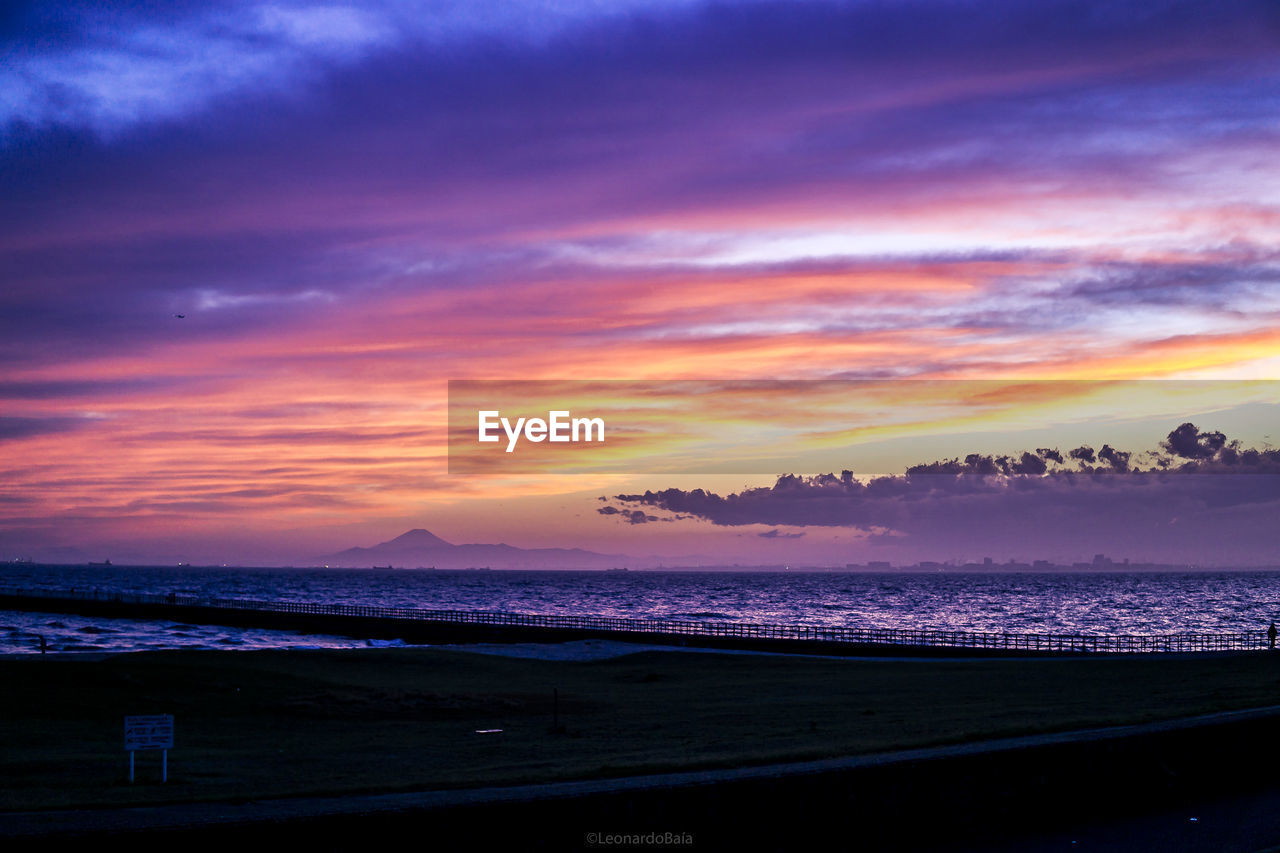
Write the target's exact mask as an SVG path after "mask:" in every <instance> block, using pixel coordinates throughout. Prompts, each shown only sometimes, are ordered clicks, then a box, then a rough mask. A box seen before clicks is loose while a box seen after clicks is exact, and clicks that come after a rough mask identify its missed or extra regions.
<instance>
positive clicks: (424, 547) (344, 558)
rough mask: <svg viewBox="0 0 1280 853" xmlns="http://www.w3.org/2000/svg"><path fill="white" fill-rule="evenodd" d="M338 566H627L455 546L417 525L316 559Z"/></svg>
mask: <svg viewBox="0 0 1280 853" xmlns="http://www.w3.org/2000/svg"><path fill="white" fill-rule="evenodd" d="M317 559H318V561H319V562H320V563H321V564H322V565H326V566H338V567H341V568H370V567H372V566H388V565H390V566H395V567H396V568H407V569H413V568H429V567H433V566H434V567H435V568H437V569H468V568H483V567H486V566H487V567H489V568H491V569H607V568H613V567H614V566H625V565H628V559H629V558H628V557H626V556H625V555H622V554H597V553H596V552H594V551H584V550H583V549H581V548H517V547H515V546H513V545H506V544H501V543H499V544H497V545H454V544H453V543H451V542H448V541H446V540H444V539H441V538H440V537H439V536H436V535H435V534H434V533H432V532H431V531H429V530H423V529H422V528H416V529H414V530H410V531H409V532H408V533H402V534H401V535H399V536H397V537H396V538H395V539H391V540H389V541H387V542H382V543H379V544H377V545H374V546H373V547H372V548H348V549H347V550H345V551H339V552H338V553H336V554H330V555H328V556H326V557H319V558H317Z"/></svg>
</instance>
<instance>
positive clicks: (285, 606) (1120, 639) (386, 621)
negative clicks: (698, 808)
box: [0, 587, 1268, 656]
mask: <svg viewBox="0 0 1280 853" xmlns="http://www.w3.org/2000/svg"><path fill="white" fill-rule="evenodd" d="M0 609H6V610H24V611H37V612H41V611H48V612H58V613H80V614H83V615H89V616H94V615H97V616H119V617H128V618H144V619H145V618H164V619H175V620H178V621H186V622H197V623H204V624H213V625H231V626H238V627H258V628H276V629H283V630H302V631H307V632H312V633H325V634H339V635H343V636H352V637H361V638H398V639H403V640H405V641H406V642H410V643H458V642H540V641H541V642H563V641H565V640H572V639H586V638H605V639H616V640H626V641H643V642H649V643H676V644H679V645H695V646H708V647H723V648H757V649H771V650H791V651H798V652H806V653H812V652H819V653H827V654H848V653H860V654H861V653H867V654H893V655H898V654H915V655H935V654H936V655H944V654H946V655H950V654H975V653H976V654H992V655H1019V656H1023V655H1043V654H1153V653H1168V652H1172V653H1177V652H1182V653H1187V652H1228V651H1249V650H1258V649H1266V648H1267V647H1268V639H1267V635H1266V632H1265V630H1262V629H1259V630H1257V631H1244V632H1240V633H1228V634H1164V635H1158V636H1149V635H1148V636H1144V635H1133V634H1112V635H1096V634H1026V633H1016V634H1014V633H994V632H976V631H945V630H933V629H907V628H852V627H837V626H819V625H774V624H754V623H740V622H699V621H686V620H674V619H637V618H628V617H614V616H561V615H536V614H525V613H504V612H494V611H474V610H425V609H417V608H408V607H374V606H368V605H353V604H314V603H308V602H291V601H259V600H253V599H241V598H207V597H201V596H187V595H174V594H170V595H157V594H147V593H129V592H117V591H108V590H97V589H91V590H84V589H53V590H48V589H27V588H14V587H0Z"/></svg>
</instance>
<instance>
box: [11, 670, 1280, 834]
mask: <svg viewBox="0 0 1280 853" xmlns="http://www.w3.org/2000/svg"><path fill="white" fill-rule="evenodd" d="M0 679H3V683H4V685H5V690H4V691H3V700H0V731H2V734H0V738H2V742H0V809H3V810H4V811H7V812H13V811H18V810H39V809H66V808H77V809H84V808H100V807H105V806H123V805H140V804H159V803H178V802H192V801H222V802H240V801H244V800H249V799H254V800H260V799H263V798H270V797H286V796H300V795H313V796H314V795H323V794H347V793H371V792H390V791H421V790H430V789H458V788H469V787H478V786H499V785H501V786H507V785H517V784H529V783H555V782H561V781H566V780H582V779H593V778H594V779H599V778H605V777H621V776H631V775H638V774H650V773H659V772H667V771H682V770H691V769H706V768H728V767H744V766H749V765H760V764H767V763H771V762H782V761H798V760H806V759H817V758H830V757H834V756H850V755H859V754H869V753H882V752H885V751H890V750H901V749H905V748H912V747H923V746H930V745H940V744H957V743H966V742H974V741H980V740H986V739H992V738H1005V737H1011V736H1020V735H1029V734H1036V733H1045V732H1061V731H1068V730H1077V729H1090V728H1097V727H1103V726H1114V725H1120V724H1130V723H1144V722H1150V721H1157V720H1173V719H1177V718H1182V717H1188V716H1194V715H1200V714H1209V713H1213V712H1218V711H1226V710H1233V709H1246V708H1257V707H1262V706H1270V705H1276V704H1280V654H1276V655H1272V654H1268V653H1244V654H1236V655H1230V656H1218V657H1198V658H1189V657H1162V658H1157V659H1150V658H1087V657H1085V658H1076V659H1051V660H1006V659H996V660H943V661H928V660H840V659H812V658H788V657H781V656H750V655H728V654H696V653H667V652H643V653H639V654H635V655H630V656H627V657H623V658H617V659H613V660H608V661H596V662H561V661H539V660H514V659H507V658H498V657H489V656H481V655H474V654H467V653H462V652H451V651H441V650H431V649H370V650H346V651H265V652H192V651H182V652H177V651H175V652H149V653H137V654H127V655H118V656H115V657H110V658H106V659H102V660H76V659H74V658H69V657H65V656H64V657H61V658H54V657H43V658H42V657H38V656H32V657H29V658H22V659H8V660H2V661H0ZM553 690H556V691H558V693H559V723H560V725H561V727H562V729H561V730H553ZM154 713H171V714H173V715H174V716H175V717H176V739H177V744H176V748H175V750H174V751H173V752H172V753H171V756H170V782H169V784H168V785H164V786H161V785H159V784H155V780H156V777H158V771H159V768H158V764H159V761H158V756H156V755H152V754H144V755H141V756H140V759H139V778H140V782H142V783H143V784H137V785H133V786H130V785H129V784H128V782H127V780H126V778H125V774H126V771H127V759H126V754H125V753H124V752H123V748H122V747H123V734H122V718H123V717H124V716H125V715H126V714H154ZM479 729H502V731H501V732H500V733H491V734H478V733H477V730H479ZM1278 730H1280V718H1262V719H1253V720H1249V721H1244V722H1238V723H1233V724H1231V725H1225V726H1222V725H1220V726H1210V727H1205V728H1204V729H1203V730H1194V731H1192V732H1190V733H1188V732H1187V731H1182V732H1180V733H1174V734H1165V735H1144V736H1141V737H1134V738H1121V739H1112V740H1108V741H1103V742H1099V743H1093V744H1091V745H1086V746H1078V745H1076V746H1072V745H1065V746H1064V745H1056V746H1054V745H1050V746H1047V747H1044V748H1036V749H1031V748H1027V749H1016V750H1012V751H1007V752H1005V753H1001V754H998V755H996V756H995V757H992V756H977V757H973V756H970V757H960V758H955V759H950V760H947V761H933V762H905V763H902V762H899V763H896V764H892V765H886V766H885V767H882V768H878V769H876V768H873V769H871V770H864V771H860V773H859V774H857V775H856V778H855V777H854V776H850V775H849V774H845V776H842V777H841V779H840V780H839V784H832V779H819V778H818V777H813V778H810V779H809V780H808V781H804V780H801V781H798V782H797V781H796V780H790V781H788V780H787V779H777V780H773V781H763V782H761V781H756V782H753V783H751V784H750V785H747V786H745V787H743V786H738V788H734V786H723V785H717V786H702V788H701V789H700V790H698V791H696V792H695V793H693V794H692V795H690V796H689V797H685V798H684V799H683V800H681V801H680V802H675V801H673V800H672V799H671V797H669V796H668V797H666V798H665V799H664V798H663V797H661V796H659V795H658V794H655V793H653V792H648V793H644V794H638V795H635V796H627V797H625V798H623V799H618V798H616V797H615V798H614V799H613V800H612V801H611V802H610V803H608V804H604V805H601V809H603V810H596V811H591V812H589V813H588V812H583V811H582V807H581V803H579V804H578V805H577V806H575V805H574V804H573V803H572V802H569V803H566V802H563V801H561V802H559V803H557V804H554V805H547V804H541V805H538V804H534V805H530V804H524V805H520V804H516V805H511V806H508V807H506V808H505V811H503V815H505V817H503V818H502V820H501V821H500V822H495V821H494V820H493V818H494V817H495V816H496V814H497V813H496V812H495V811H494V810H493V809H492V808H489V809H482V808H479V807H472V808H470V809H460V810H455V811H454V812H453V813H452V815H450V816H442V815H436V816H435V817H432V818H431V819H429V820H428V819H426V818H422V817H419V818H413V817H412V816H410V815H399V816H397V817H394V818H393V817H386V816H384V817H383V818H381V819H380V820H382V822H383V823H384V824H385V823H389V822H395V821H399V822H409V823H410V824H412V825H413V827H415V828H421V825H422V823H423V821H424V820H425V821H426V824H427V825H429V826H435V827H436V828H435V830H433V831H436V832H438V833H446V831H447V832H449V833H458V832H464V833H465V832H470V831H472V830H475V829H479V828H483V829H484V830H485V831H486V832H489V833H499V832H517V831H518V832H520V833H523V834H522V835H520V836H519V837H520V838H521V839H523V842H524V843H518V844H515V847H516V848H518V849H523V848H532V847H537V846H539V845H540V844H542V835H540V833H541V832H552V831H555V832H560V831H566V832H569V835H568V836H566V837H563V838H559V837H558V838H557V839H556V840H555V841H554V842H547V844H548V845H549V849H559V848H561V847H565V846H566V844H568V843H570V842H572V846H575V847H576V846H581V844H582V843H583V839H584V838H585V837H586V836H585V833H586V832H589V831H596V830H600V831H610V832H626V831H636V832H639V831H642V830H643V831H647V832H655V831H656V832H687V831H694V830H696V832H695V836H696V837H697V838H699V839H700V841H699V846H700V847H707V846H718V845H716V844H714V843H711V841H712V839H714V838H716V837H719V838H721V839H731V838H732V839H738V840H736V841H735V843H738V844H740V843H741V839H743V838H749V839H750V840H754V841H760V842H762V843H767V845H768V846H774V847H777V848H779V849H787V848H789V847H791V846H793V843H798V842H797V839H801V838H804V837H805V835H806V832H808V831H810V830H813V831H815V832H816V831H817V830H816V829H815V827H817V826H818V824H819V823H823V824H824V830H823V831H824V832H825V830H826V829H831V828H833V827H842V828H847V829H848V831H849V832H851V833H854V834H853V835H852V836H850V842H851V844H850V849H859V847H861V848H862V849H880V848H882V847H886V846H893V844H895V843H902V844H904V845H905V846H907V847H913V846H915V842H917V841H918V842H920V843H922V844H923V843H924V842H923V840H922V839H925V838H926V837H927V838H928V839H931V840H932V841H938V840H939V839H940V838H945V839H952V840H957V839H961V838H970V837H972V833H973V832H975V831H980V832H987V833H994V834H995V835H999V834H1001V833H1003V832H1008V833H1014V834H1016V833H1018V832H1022V831H1024V830H1027V829H1037V830H1039V829H1043V828H1046V827H1049V826H1050V824H1049V823H1045V821H1050V822H1051V821H1052V820H1053V819H1055V818H1054V817H1053V815H1058V818H1061V817H1062V815H1061V814H1060V812H1061V811H1062V809H1063V808H1068V807H1069V808H1070V809H1071V810H1073V813H1078V812H1077V811H1075V810H1077V809H1078V807H1080V806H1081V805H1082V804H1083V806H1084V807H1086V808H1089V809H1091V810H1092V811H1093V812H1096V813H1097V814H1098V815H1100V816H1103V817H1105V816H1107V815H1120V814H1125V813H1128V812H1133V811H1140V810H1142V809H1148V808H1163V809H1167V808H1169V807H1170V806H1171V805H1176V804H1177V803H1179V802H1182V801H1187V802H1191V801H1193V800H1196V799H1197V798H1199V800H1203V799H1204V798H1205V797H1211V798H1212V797H1217V796H1220V795H1222V796H1225V795H1230V794H1233V793H1235V792H1240V791H1249V790H1251V789H1252V788H1253V787H1255V786H1257V785H1261V784H1265V783H1266V782H1267V780H1268V779H1270V778H1271V776H1272V775H1273V773H1274V770H1273V768H1274V767H1275V766H1276V763H1277V761H1276V760H1277V758H1280V751H1278V748H1280V737H1278V735H1280V731H1278ZM846 777H847V778H846ZM733 791H736V793H733ZM726 797H727V798H728V799H726ZM788 798H793V799H794V802H792V801H790V800H789V799H788ZM2 817H3V814H0V818H2ZM354 821H356V819H355V818H352V817H350V816H347V817H343V818H341V819H334V820H332V821H328V822H326V821H323V820H320V821H316V820H309V821H308V822H307V823H306V827H309V829H310V831H314V832H321V833H324V834H325V837H327V838H334V837H338V836H339V835H341V833H342V832H344V831H346V832H352V833H356V834H357V835H358V834H360V833H362V832H364V831H365V830H364V829H359V828H358V827H357V824H356V823H355V822H354ZM415 821H416V822H415ZM600 821H605V822H606V825H603V826H596V825H595V824H596V823H598V822H600ZM939 821H941V822H942V823H941V824H939V823H938V822H939ZM859 822H861V824H862V826H861V827H859V826H857V825H855V824H857V823H859ZM948 822H950V825H953V826H954V832H952V831H951V830H950V829H948V825H949V824H948ZM975 824H981V826H976V825H975ZM570 825H571V826H572V829H571V830H569V829H566V828H565V827H566V826H570ZM966 827H967V829H966ZM221 831H223V832H230V831H232V830H221ZM272 831H277V832H281V833H284V834H287V835H289V836H290V837H293V838H295V839H296V837H297V835H298V833H299V832H300V831H302V829H301V828H300V827H299V826H291V827H288V828H287V829H284V828H282V827H281V826H279V825H277V826H275V827H274V830H272ZM415 831H416V829H415ZM202 832H203V831H202ZM254 832H255V837H262V830H260V829H259V830H255V831H254ZM921 833H924V834H923V835H922V834H921ZM855 839H861V841H860V842H859V843H856V844H855V843H853V841H854V840H855ZM911 839H914V841H912V840H911ZM810 840H812V839H810ZM1277 840H1280V839H1277ZM1224 849H1225V848H1224Z"/></svg>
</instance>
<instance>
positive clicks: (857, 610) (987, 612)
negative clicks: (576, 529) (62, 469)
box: [0, 565, 1280, 651]
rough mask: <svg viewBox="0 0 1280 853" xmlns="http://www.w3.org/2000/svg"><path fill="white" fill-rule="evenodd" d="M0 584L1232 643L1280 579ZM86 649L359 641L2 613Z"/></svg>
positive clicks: (125, 573) (158, 575)
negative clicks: (1199, 636)
mask: <svg viewBox="0 0 1280 853" xmlns="http://www.w3.org/2000/svg"><path fill="white" fill-rule="evenodd" d="M0 584H3V585H6V586H22V587H45V588H54V589H79V590H87V589H101V590H111V591H116V590H118V591H129V592H146V593H159V594H167V593H170V592H173V593H178V594H180V595H195V596H207V597H219V598H251V599H271V600H290V601H309V602H319V603H333V604H369V605H380V606H394V607H418V608H440V609H458V610H505V611H512V612H523V613H549V614H550V613H555V614H572V615H603V616H630V617H658V618H667V619H683V620H694V621H716V622H719V621H740V622H776V623H784V624H809V625H845V626H856V627H893V628H941V629H952V630H964V631H997V632H998V631H1010V632H1018V633H1034V632H1055V633H1088V634H1175V633H1188V632H1197V633H1201V632H1203V633H1229V632H1239V631H1252V630H1260V629H1262V628H1265V627H1266V625H1267V623H1269V622H1270V621H1271V620H1272V619H1280V572H1270V571H1268V572H1159V573H1137V572H1133V573H1121V572H1115V573H1074V574H1067V573H1053V574H1030V573H1028V574H995V573H992V574H980V573H975V574H965V573H932V574H906V573H888V574H880V573H877V574H844V573H804V572H786V573H778V572H769V573H750V572H735V573H730V574H726V573H716V574H710V573H679V572H637V571H631V572H626V573H621V572H526V571H522V572H501V571H492V572H461V571H387V570H381V571H379V570H366V571H360V570H346V569H229V568H192V567H183V568H130V567H124V566H113V567H110V568H103V567H93V568H88V567H68V566H31V565H7V566H3V567H0ZM32 633H43V634H45V635H46V640H47V641H48V642H50V644H51V645H52V644H53V643H54V642H55V641H56V642H58V643H59V644H61V645H60V647H61V648H73V647H74V648H77V649H85V650H100V649H123V648H175V647H198V648H228V647H232V648H263V647H281V646H303V645H305V646H326V647H346V646H355V645H365V643H363V642H361V641H355V640H348V639H343V638H333V637H327V638H326V637H312V636H307V637H303V636H301V635H298V634H292V633H288V632H282V631H246V630H241V629H233V628H223V627H218V626H203V625H185V624H177V623H158V622H137V621H132V620H95V619H85V618H81V617H69V616H61V615H59V616H56V617H55V616H49V615H47V614H46V615H39V614H13V613H4V614H0V651H19V650H22V651H29V650H31V648H32V643H33V642H34V641H33V640H32V639H31V637H30V636H29V635H30V634H32Z"/></svg>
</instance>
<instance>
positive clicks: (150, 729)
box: [124, 714, 173, 783]
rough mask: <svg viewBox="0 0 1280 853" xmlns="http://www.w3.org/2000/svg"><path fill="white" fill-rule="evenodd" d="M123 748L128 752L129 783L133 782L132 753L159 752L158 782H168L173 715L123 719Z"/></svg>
mask: <svg viewBox="0 0 1280 853" xmlns="http://www.w3.org/2000/svg"><path fill="white" fill-rule="evenodd" d="M124 748H125V749H126V750H128V752H129V782H130V783H132V782H133V757H134V753H135V752H137V751H138V750H142V749H158V750H161V756H160V781H161V782H168V781H169V750H171V749H173V715H172V714H147V715H143V716H134V717H125V718H124Z"/></svg>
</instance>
